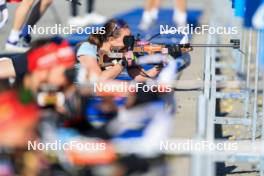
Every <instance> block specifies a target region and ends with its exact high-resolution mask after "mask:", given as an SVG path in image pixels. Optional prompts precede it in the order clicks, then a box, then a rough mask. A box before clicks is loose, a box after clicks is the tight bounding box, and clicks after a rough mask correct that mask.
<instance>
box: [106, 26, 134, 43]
mask: <svg viewBox="0 0 264 176" xmlns="http://www.w3.org/2000/svg"><path fill="white" fill-rule="evenodd" d="M129 35H131V31H130V29H129V28H121V29H120V35H119V36H118V37H117V38H111V39H110V45H111V46H112V47H118V48H124V47H125V44H124V42H123V39H124V37H125V36H129Z"/></svg>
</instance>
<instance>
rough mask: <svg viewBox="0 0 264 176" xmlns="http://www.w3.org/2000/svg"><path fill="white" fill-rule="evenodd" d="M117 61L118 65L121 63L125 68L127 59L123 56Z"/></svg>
mask: <svg viewBox="0 0 264 176" xmlns="http://www.w3.org/2000/svg"><path fill="white" fill-rule="evenodd" d="M118 63H119V64H120V65H122V66H123V67H124V68H126V67H127V66H128V62H127V60H126V59H125V58H123V59H121V60H119V61H118Z"/></svg>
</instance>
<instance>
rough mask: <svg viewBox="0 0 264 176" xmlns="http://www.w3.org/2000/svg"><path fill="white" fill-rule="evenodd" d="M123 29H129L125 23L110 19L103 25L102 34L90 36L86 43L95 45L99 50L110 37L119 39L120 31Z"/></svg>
mask: <svg viewBox="0 0 264 176" xmlns="http://www.w3.org/2000/svg"><path fill="white" fill-rule="evenodd" d="M124 28H129V26H128V24H127V23H126V22H125V21H123V20H120V19H111V20H109V21H108V22H106V24H105V25H104V30H105V32H104V34H92V35H90V37H89V38H88V42H89V43H91V44H94V45H96V46H97V48H98V49H99V48H101V46H102V45H103V43H104V42H106V41H107V40H108V39H109V38H110V37H114V38H117V37H119V36H120V31H121V29H124Z"/></svg>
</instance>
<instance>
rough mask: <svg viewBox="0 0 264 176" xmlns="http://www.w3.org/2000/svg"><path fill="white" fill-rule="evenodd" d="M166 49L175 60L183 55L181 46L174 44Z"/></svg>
mask: <svg viewBox="0 0 264 176" xmlns="http://www.w3.org/2000/svg"><path fill="white" fill-rule="evenodd" d="M166 47H167V48H168V53H169V55H171V56H172V57H173V58H174V59H176V58H177V57H180V56H181V55H182V52H181V47H180V46H179V45H176V44H173V45H167V46H166Z"/></svg>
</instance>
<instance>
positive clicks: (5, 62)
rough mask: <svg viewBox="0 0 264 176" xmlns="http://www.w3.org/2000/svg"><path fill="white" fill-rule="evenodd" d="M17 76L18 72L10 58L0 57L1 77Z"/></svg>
mask: <svg viewBox="0 0 264 176" xmlns="http://www.w3.org/2000/svg"><path fill="white" fill-rule="evenodd" d="M10 77H16V72H15V69H14V66H13V63H12V60H11V59H10V58H0V79H6V78H10Z"/></svg>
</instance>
